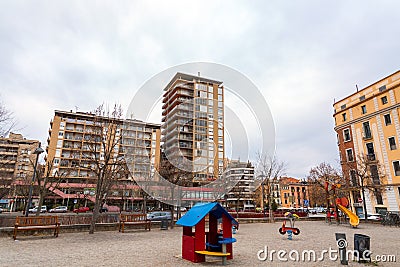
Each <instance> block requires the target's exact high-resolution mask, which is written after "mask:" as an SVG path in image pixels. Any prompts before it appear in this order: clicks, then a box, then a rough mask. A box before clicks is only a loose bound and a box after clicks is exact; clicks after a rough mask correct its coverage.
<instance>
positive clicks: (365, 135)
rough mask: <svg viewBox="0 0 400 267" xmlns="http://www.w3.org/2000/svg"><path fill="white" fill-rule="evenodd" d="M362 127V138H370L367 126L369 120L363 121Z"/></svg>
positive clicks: (369, 130) (369, 129)
mask: <svg viewBox="0 0 400 267" xmlns="http://www.w3.org/2000/svg"><path fill="white" fill-rule="evenodd" d="M363 129H364V138H371V137H372V135H371V128H370V127H369V122H368V121H366V122H364V123H363Z"/></svg>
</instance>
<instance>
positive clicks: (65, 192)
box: [46, 110, 160, 205]
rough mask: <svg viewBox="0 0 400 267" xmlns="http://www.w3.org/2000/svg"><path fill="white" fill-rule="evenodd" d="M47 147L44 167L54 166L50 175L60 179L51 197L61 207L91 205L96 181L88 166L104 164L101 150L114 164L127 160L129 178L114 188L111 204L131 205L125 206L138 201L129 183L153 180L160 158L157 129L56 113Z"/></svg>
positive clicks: (88, 115) (138, 195)
mask: <svg viewBox="0 0 400 267" xmlns="http://www.w3.org/2000/svg"><path fill="white" fill-rule="evenodd" d="M110 140H113V141H110ZM47 141H48V146H47V149H46V150H47V161H48V162H49V161H51V163H52V164H51V166H52V167H51V168H52V170H51V172H52V174H53V175H55V174H58V175H63V177H62V182H61V183H60V184H59V185H58V188H57V189H53V193H54V194H55V197H56V198H58V199H62V201H63V204H65V205H68V204H69V203H67V204H66V203H65V202H66V201H67V202H68V201H69V200H70V199H71V200H73V199H74V200H75V202H76V200H79V199H85V201H87V200H89V201H93V194H94V192H95V190H94V188H95V184H96V179H97V178H96V176H95V174H94V173H93V172H92V171H90V168H88V164H94V161H93V158H97V159H100V162H101V160H104V157H105V156H106V155H105V154H106V153H105V150H107V149H109V147H110V146H112V148H111V149H112V150H113V152H112V155H111V156H112V157H113V158H114V159H115V160H117V159H121V158H124V157H125V156H126V154H127V153H128V154H129V156H128V157H127V158H126V163H127V164H128V167H129V172H127V173H126V176H124V177H120V178H119V180H118V183H117V184H116V185H114V186H113V188H112V190H111V196H110V197H109V199H115V200H116V201H117V200H121V199H125V201H131V202H130V203H129V205H134V204H135V203H134V202H135V201H139V200H141V199H142V195H141V193H140V189H139V187H138V186H137V185H136V184H135V183H134V182H133V179H132V178H143V177H150V176H152V174H153V173H154V170H155V168H157V164H158V162H159V158H160V145H159V144H160V125H158V124H151V123H145V122H143V121H139V120H123V119H115V118H111V117H105V116H99V115H95V114H93V113H90V112H87V113H86V112H72V111H69V112H68V111H59V110H56V111H55V115H54V118H53V119H52V120H51V122H50V129H49V138H48V140H47ZM109 154H110V153H109ZM125 204H126V203H124V205H125ZM126 205H127V204H126Z"/></svg>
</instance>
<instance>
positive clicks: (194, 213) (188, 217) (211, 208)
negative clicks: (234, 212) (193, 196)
mask: <svg viewBox="0 0 400 267" xmlns="http://www.w3.org/2000/svg"><path fill="white" fill-rule="evenodd" d="M208 213H210V214H212V215H213V216H215V217H216V218H217V219H220V218H222V214H225V215H226V216H227V217H228V218H229V219H230V220H231V221H232V224H238V222H237V221H236V220H235V219H234V218H233V217H232V216H231V215H230V214H229V213H228V212H227V211H226V210H225V209H224V208H223V207H222V206H221V205H220V204H219V203H218V202H212V203H197V204H196V205H194V206H193V207H192V208H191V209H190V210H189V211H188V212H186V214H185V215H184V216H183V217H182V218H180V219H179V220H178V221H177V222H176V224H178V225H182V226H195V225H196V224H198V223H199V222H200V221H201V219H203V218H204V217H205V216H206V215H207V214H208Z"/></svg>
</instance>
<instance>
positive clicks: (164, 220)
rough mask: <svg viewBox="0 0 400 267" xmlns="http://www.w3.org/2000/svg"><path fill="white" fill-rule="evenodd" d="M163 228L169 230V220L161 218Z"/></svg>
mask: <svg viewBox="0 0 400 267" xmlns="http://www.w3.org/2000/svg"><path fill="white" fill-rule="evenodd" d="M161 230H168V220H166V219H163V220H161Z"/></svg>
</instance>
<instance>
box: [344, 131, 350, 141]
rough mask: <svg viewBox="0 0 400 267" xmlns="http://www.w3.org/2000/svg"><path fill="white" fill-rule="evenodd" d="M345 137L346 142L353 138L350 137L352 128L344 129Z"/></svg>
mask: <svg viewBox="0 0 400 267" xmlns="http://www.w3.org/2000/svg"><path fill="white" fill-rule="evenodd" d="M343 138H344V141H345V142H347V141H350V140H351V137H350V130H349V129H344V130H343Z"/></svg>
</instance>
